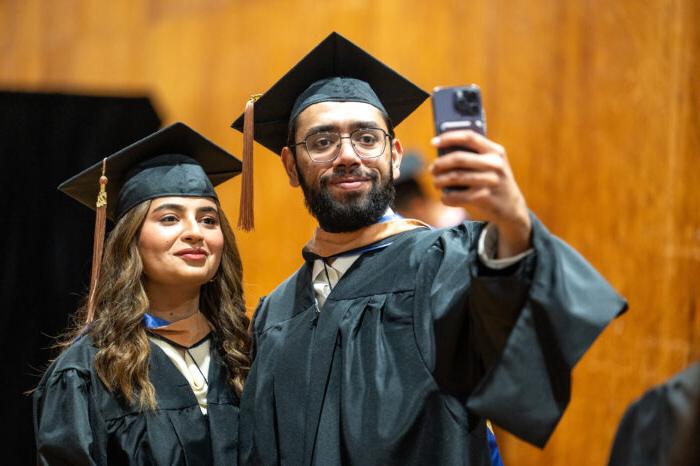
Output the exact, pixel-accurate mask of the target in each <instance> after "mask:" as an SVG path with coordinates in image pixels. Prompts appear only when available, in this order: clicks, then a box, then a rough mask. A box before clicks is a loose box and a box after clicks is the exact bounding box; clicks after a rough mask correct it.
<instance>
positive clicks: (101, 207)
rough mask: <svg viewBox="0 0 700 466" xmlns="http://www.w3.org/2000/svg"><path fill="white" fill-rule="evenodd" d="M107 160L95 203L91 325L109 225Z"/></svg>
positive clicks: (88, 312) (89, 310) (88, 317)
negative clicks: (106, 231)
mask: <svg viewBox="0 0 700 466" xmlns="http://www.w3.org/2000/svg"><path fill="white" fill-rule="evenodd" d="M106 168H107V159H102V176H100V192H99V193H98V194H97V202H96V203H95V207H96V209H95V237H94V238H93V243H92V272H91V273H90V292H89V293H88V304H87V317H86V318H85V323H86V324H90V322H92V321H93V319H94V318H95V292H96V290H97V280H98V279H99V278H100V267H101V266H102V250H103V248H104V243H105V227H106V225H107V181H108V180H107V177H106V176H105V171H106Z"/></svg>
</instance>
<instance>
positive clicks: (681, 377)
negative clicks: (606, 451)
mask: <svg viewBox="0 0 700 466" xmlns="http://www.w3.org/2000/svg"><path fill="white" fill-rule="evenodd" d="M698 403H700V362H697V363H695V364H693V365H692V366H690V367H688V368H687V369H686V370H684V371H683V372H681V373H680V374H678V375H676V376H675V377H673V378H672V379H671V380H669V381H668V382H666V383H664V384H661V385H659V386H657V387H654V388H652V389H651V390H649V391H647V392H646V393H645V394H644V395H643V396H642V397H641V398H640V399H639V400H637V401H635V402H634V403H632V404H631V405H630V406H629V407H628V408H627V411H626V412H625V414H624V416H623V417H622V421H621V422H620V426H619V427H618V429H617V434H616V435H615V442H614V444H613V447H612V451H611V452H610V461H609V463H608V465H609V466H627V465H632V464H633V465H635V466H671V465H672V464H674V463H673V461H672V459H673V455H674V454H678V453H680V452H679V451H676V449H677V448H678V447H680V446H681V445H682V441H683V440H684V437H685V435H684V434H685V433H686V432H685V430H686V429H688V428H690V427H691V425H692V424H691V422H697V420H696V419H692V416H693V415H694V414H695V413H697V412H698V411H697V409H696V407H697V406H698ZM690 441H691V442H692V443H691V445H692V448H695V449H697V448H698V446H697V441H698V439H697V438H694V439H690Z"/></svg>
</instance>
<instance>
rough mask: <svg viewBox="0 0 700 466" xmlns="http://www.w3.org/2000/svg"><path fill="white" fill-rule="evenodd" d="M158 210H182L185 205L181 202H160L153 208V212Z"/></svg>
mask: <svg viewBox="0 0 700 466" xmlns="http://www.w3.org/2000/svg"><path fill="white" fill-rule="evenodd" d="M160 210H177V211H178V212H182V211H183V210H185V207H184V206H183V205H182V204H174V203H170V204H161V205H159V206H158V207H156V208H155V209H153V212H158V211H160Z"/></svg>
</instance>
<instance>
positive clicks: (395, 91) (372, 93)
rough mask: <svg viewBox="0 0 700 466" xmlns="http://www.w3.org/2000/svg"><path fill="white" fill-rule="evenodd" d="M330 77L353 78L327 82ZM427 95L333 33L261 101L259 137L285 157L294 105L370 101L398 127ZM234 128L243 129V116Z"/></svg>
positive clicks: (257, 124)
mask: <svg viewBox="0 0 700 466" xmlns="http://www.w3.org/2000/svg"><path fill="white" fill-rule="evenodd" d="M327 78H353V79H331V80H327V81H326V79H327ZM356 80H360V81H364V83H366V84H367V85H364V84H362V85H360V84H358V83H357V81H356ZM314 83H315V84H314ZM310 86H311V88H310ZM309 88H310V89H309ZM302 95H303V97H302V98H301V99H299V97H300V96H302ZM426 98H428V94H427V93H426V92H425V91H423V90H422V89H420V88H419V87H417V86H416V85H415V84H413V83H411V82H410V81H408V80H407V79H406V78H404V77H403V76H401V75H400V74H398V73H397V72H396V71H394V70H392V69H391V68H389V67H387V66H386V65H385V64H384V63H382V62H381V61H379V60H377V59H376V58H374V57H373V56H371V55H370V54H368V53H367V52H365V51H364V50H362V49H361V48H360V47H358V46H357V45H355V44H353V43H352V42H350V41H349V40H347V39H346V38H345V37H343V36H341V35H340V34H338V33H336V32H333V33H331V34H330V35H329V36H328V37H326V38H325V39H324V40H322V41H321V42H320V43H319V44H318V45H317V46H316V47H314V49H313V50H311V52H309V53H308V54H307V55H306V56H305V57H304V58H303V59H302V60H300V61H299V63H297V64H296V65H294V67H293V68H292V69H291V70H289V71H288V72H287V73H286V74H285V75H284V76H283V77H282V78H280V80H279V81H277V82H276V83H275V84H274V85H273V86H272V87H271V88H270V89H269V90H268V91H267V92H265V93H264V94H263V95H262V96H261V97H260V99H259V100H258V101H257V102H256V103H255V112H254V119H255V140H256V141H257V142H259V143H260V144H262V145H263V146H265V147H267V148H268V149H270V150H271V151H272V152H274V153H275V154H278V155H279V153H280V151H281V150H282V148H283V147H284V146H286V145H287V131H288V125H289V120H290V116H291V115H294V112H293V109H294V111H295V112H297V113H298V112H299V111H301V110H303V108H306V107H307V106H308V105H311V104H313V103H318V102H322V101H337V100H350V101H358V102H366V103H369V104H371V105H374V106H375V107H377V108H379V109H380V110H382V111H383V113H384V114H386V115H388V116H389V118H391V121H392V122H393V123H394V125H398V124H399V123H401V122H402V121H403V120H404V118H406V117H407V116H408V115H410V114H411V113H412V112H413V111H414V110H415V109H416V108H417V107H418V106H419V105H420V104H421V103H422V102H423V101H424V100H425V99H426ZM294 116H296V115H294ZM231 126H232V127H233V128H235V129H237V130H239V131H243V115H242V114H241V115H240V116H239V117H238V118H237V119H236V121H234V122H233V124H232V125H231Z"/></svg>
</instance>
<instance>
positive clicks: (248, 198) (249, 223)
mask: <svg viewBox="0 0 700 466" xmlns="http://www.w3.org/2000/svg"><path fill="white" fill-rule="evenodd" d="M259 98H260V94H256V95H252V96H251V97H250V99H248V102H246V104H245V111H244V112H243V174H242V175H241V176H242V178H243V179H242V181H241V205H240V209H239V213H238V228H240V229H242V230H245V231H250V230H252V229H253V228H255V221H254V217H253V129H254V127H255V119H254V113H253V107H255V101H257V100H258V99H259Z"/></svg>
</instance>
